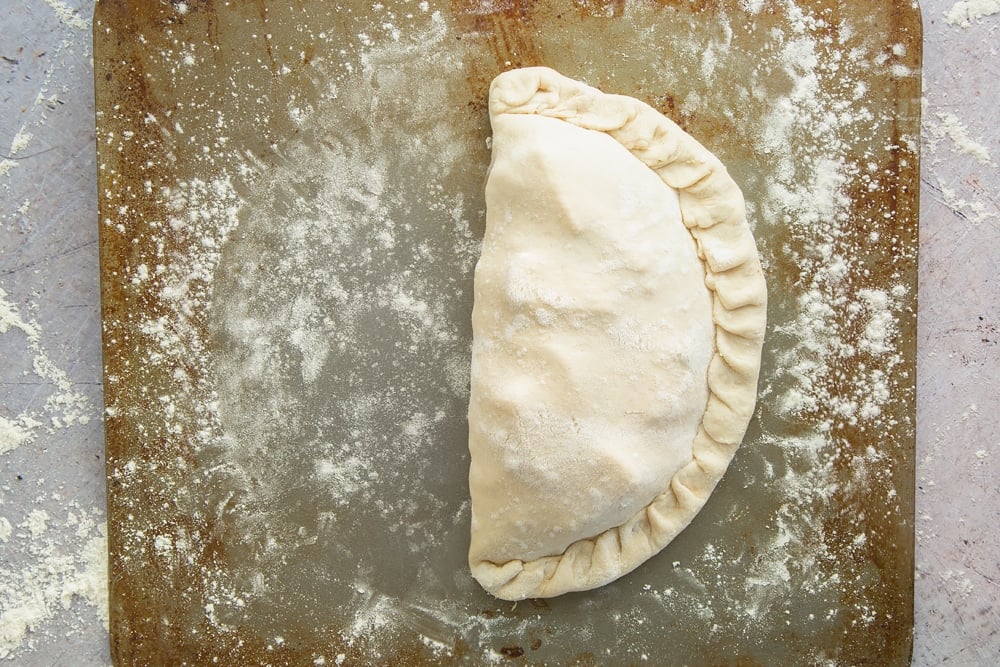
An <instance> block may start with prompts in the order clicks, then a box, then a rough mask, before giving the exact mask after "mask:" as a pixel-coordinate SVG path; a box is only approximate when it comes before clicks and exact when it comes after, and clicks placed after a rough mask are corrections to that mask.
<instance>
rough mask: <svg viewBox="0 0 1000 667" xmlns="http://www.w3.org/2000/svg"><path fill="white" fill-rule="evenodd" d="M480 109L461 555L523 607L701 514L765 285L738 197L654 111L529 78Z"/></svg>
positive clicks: (736, 409)
mask: <svg viewBox="0 0 1000 667" xmlns="http://www.w3.org/2000/svg"><path fill="white" fill-rule="evenodd" d="M489 105H490V120H491V122H492V126H493V162H492V164H491V166H490V172H489V179H488V181H487V184H486V205H487V214H486V236H485V238H484V240H483V251H482V256H481V258H480V260H479V263H478V264H477V266H476V276H475V306H474V309H473V314H472V325H473V347H472V393H471V397H470V403H469V448H470V451H471V455H472V463H471V468H470V473H469V485H470V491H471V495H472V540H471V545H470V549H469V564H470V566H471V568H472V574H473V576H474V577H475V578H476V579H477V580H478V581H479V583H480V584H482V586H483V587H484V588H485V589H486V590H487V591H489V592H490V593H492V594H494V595H496V596H497V597H500V598H504V599H508V600H519V599H523V598H528V597H549V596H554V595H559V594H561V593H565V592H568V591H575V590H585V589H589V588H594V587H597V586H601V585H603V584H606V583H608V582H610V581H612V580H614V579H616V578H618V577H620V576H622V575H623V574H625V573H627V572H629V571H631V570H633V569H634V568H636V567H637V566H638V565H639V564H641V563H642V562H643V561H645V560H647V559H648V558H650V557H651V556H653V555H654V554H656V553H657V552H659V551H660V550H661V549H662V548H663V547H664V546H665V545H666V544H667V543H668V542H670V540H672V539H673V538H674V537H675V536H676V535H677V534H678V533H679V532H680V531H681V530H682V529H683V528H684V527H685V526H686V525H687V524H688V523H689V522H690V521H691V519H692V518H693V517H694V515H695V514H696V513H697V512H698V510H700V509H701V507H702V506H703V505H704V504H705V501H706V500H707V499H708V496H709V495H710V494H711V492H712V490H713V489H714V487H715V485H716V483H717V482H718V481H719V479H720V478H721V477H722V474H723V473H724V472H725V470H726V467H727V466H728V465H729V461H730V460H731V458H732V456H733V454H734V453H735V451H736V449H737V448H738V447H739V445H740V442H741V440H742V438H743V435H744V432H745V430H746V426H747V423H748V421H749V419H750V416H751V413H752V412H753V409H754V404H755V400H756V392H757V375H758V371H759V366H760V351H761V344H762V340H763V335H764V325H765V310H766V298H767V295H766V290H765V285H764V278H763V274H762V272H761V267H760V262H759V260H758V257H757V248H756V245H755V243H754V240H753V237H752V236H751V233H750V229H749V227H748V225H747V222H746V214H745V208H744V202H743V196H742V194H741V193H740V190H739V188H738V187H737V185H736V184H735V183H734V182H733V180H732V179H731V178H730V177H729V175H728V173H727V172H726V169H725V167H724V166H723V165H722V164H721V163H720V162H719V160H718V159H717V158H715V157H714V156H713V155H712V154H711V153H709V152H708V150H706V149H705V148H704V147H703V146H701V145H700V144H699V143H698V142H696V141H695V140H694V139H693V138H691V137H690V136H689V135H687V134H686V133H685V132H684V131H683V130H681V129H680V128H679V127H678V126H677V125H675V124H674V123H673V122H671V121H670V120H668V119H666V118H665V117H663V116H662V115H660V114H659V113H658V112H656V111H655V110H654V109H653V108H651V107H649V106H647V105H646V104H644V103H642V102H640V101H638V100H635V99H632V98H629V97H623V96H619V95H606V94H604V93H602V92H600V91H598V90H596V89H594V88H591V87H589V86H586V85H584V84H581V83H579V82H576V81H573V80H572V79H568V78H566V77H564V76H562V75H560V74H558V73H556V72H555V71H553V70H551V69H547V68H527V69H520V70H514V71H510V72H506V73H504V74H501V75H500V76H498V77H497V78H496V79H495V80H494V81H493V84H492V86H491V88H490V103H489Z"/></svg>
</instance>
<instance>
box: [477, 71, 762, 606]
mask: <svg viewBox="0 0 1000 667" xmlns="http://www.w3.org/2000/svg"><path fill="white" fill-rule="evenodd" d="M489 109H490V115H491V116H497V115H499V114H503V113H516V114H539V115H542V116H548V117H553V118H558V119H561V120H564V121H566V122H569V123H572V124H574V125H577V126H579V127H581V128H584V129H588V130H596V131H600V132H605V133H607V134H608V135H609V136H611V137H612V138H614V139H615V140H616V141H618V142H619V143H620V144H621V145H623V146H624V147H625V148H627V149H628V150H629V151H630V152H631V153H632V155H634V156H635V157H636V158H638V159H639V160H641V161H642V162H643V163H644V164H645V165H647V166H648V167H649V168H650V169H652V170H653V171H654V172H655V173H656V174H657V175H658V176H659V177H660V178H661V179H662V180H663V182H664V183H665V184H667V185H668V186H670V187H672V188H674V189H675V190H677V191H678V198H679V200H680V208H681V215H682V219H683V221H684V225H685V227H686V228H687V229H688V231H689V232H690V233H691V235H692V236H693V237H694V239H695V241H696V243H697V249H698V255H699V257H700V258H701V259H702V261H703V262H704V264H705V272H706V277H705V284H706V287H707V288H708V289H709V290H710V293H711V295H712V300H713V322H714V324H715V330H716V336H715V349H716V351H715V354H714V356H713V358H712V360H711V362H710V364H709V384H708V387H709V398H708V402H707V405H706V409H705V414H704V416H703V418H702V423H701V426H700V427H699V429H698V433H697V435H696V436H695V438H694V441H693V443H692V460H691V461H690V462H689V463H688V464H687V465H685V466H684V467H682V468H681V469H680V470H679V471H678V472H677V473H676V474H675V475H674V477H673V478H672V479H671V481H670V483H669V485H668V486H667V488H666V489H665V490H664V491H663V492H662V493H660V494H659V495H658V496H656V497H655V498H654V499H653V500H652V501H651V502H650V503H649V504H648V505H647V506H646V507H645V508H643V509H641V510H639V511H638V512H636V513H635V514H634V515H633V516H632V517H631V518H630V519H628V520H627V521H626V522H625V523H623V524H621V525H619V526H616V527H613V528H610V529H608V530H606V531H604V532H603V533H601V534H599V535H596V536H594V537H592V538H590V539H584V540H578V541H576V542H574V543H573V544H571V545H570V546H569V547H567V548H566V550H565V551H564V552H563V553H561V554H559V555H554V556H545V557H542V558H538V559H535V560H531V561H527V562H525V561H521V560H510V561H507V562H505V563H493V562H489V561H479V562H476V563H470V565H471V567H472V570H473V575H474V576H475V578H476V579H477V580H478V581H479V582H480V584H482V585H483V587H484V588H485V589H486V590H488V591H490V592H491V593H493V594H494V595H496V596H497V597H500V598H504V599H508V600H520V599H525V598H529V597H551V596H554V595H559V594H562V593H566V592H570V591H577V590H587V589H590V588H595V587H597V586H600V585H603V584H604V583H607V582H609V581H611V580H613V579H615V578H618V577H620V576H622V575H624V574H626V573H628V572H630V571H632V570H634V569H635V568H636V567H638V566H639V565H641V564H642V563H643V562H645V561H646V560H648V559H649V558H650V557H652V556H653V555H655V554H656V553H658V552H659V551H660V550H662V549H663V547H664V546H666V545H667V544H668V543H669V542H670V541H671V540H673V539H674V537H676V536H677V535H678V534H679V533H680V532H681V531H682V530H683V529H684V528H685V527H686V526H687V525H688V524H689V523H690V522H691V520H692V519H693V518H694V516H695V515H696V514H697V512H698V511H699V510H700V509H701V508H702V506H703V505H704V504H705V502H706V501H707V499H708V497H709V495H710V494H711V493H712V491H713V489H714V488H715V486H716V485H717V484H718V482H719V480H720V479H721V478H722V475H723V474H724V473H725V471H726V469H727V468H728V466H729V462H730V461H731V459H732V457H733V455H734V454H735V452H736V450H737V449H738V448H739V446H740V444H741V442H742V439H743V435H744V433H745V431H746V427H747V425H748V423H749V421H750V418H751V416H752V414H753V410H754V406H755V404H756V393H757V378H758V375H759V371H760V353H761V348H762V346H763V338H764V330H765V325H766V310H767V290H766V286H765V283H764V276H763V271H762V270H761V266H760V260H759V258H758V254H757V246H756V243H755V242H754V239H753V236H752V234H751V233H750V229H749V225H748V224H747V221H746V212H745V202H744V199H743V194H742V192H741V191H740V189H739V186H738V185H737V184H736V183H735V182H734V181H733V180H732V178H731V177H730V176H729V173H728V171H727V170H726V167H725V166H724V165H723V164H722V162H721V161H720V160H719V159H718V158H716V157H715V156H714V155H713V154H712V153H711V152H709V151H708V149H706V148H705V147H704V146H702V145H701V144H700V143H699V142H698V141H696V140H695V139H694V138H693V137H691V136H690V135H688V134H687V133H686V132H684V131H683V130H682V129H681V128H680V127H679V126H678V125H677V124H676V123H674V122H673V121H671V120H670V119H668V118H666V117H665V116H663V115H662V114H660V113H659V112H658V111H656V110H655V109H653V108H652V107H650V106H649V105H647V104H645V103H643V102H641V101H639V100H635V99H633V98H630V97H625V96H621V95H609V94H605V93H603V92H601V91H599V90H597V89H596V88H592V87H590V86H587V85H585V84H582V83H580V82H577V81H574V80H573V79H570V78H568V77H565V76H563V75H561V74H559V73H558V72H556V71H554V70H552V69H549V68H545V67H532V68H524V69H519V70H513V71H509V72H506V73H503V74H501V75H499V76H498V77H497V78H496V79H494V81H493V83H492V85H491V87H490V101H489Z"/></svg>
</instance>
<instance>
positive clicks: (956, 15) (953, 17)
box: [945, 0, 1000, 28]
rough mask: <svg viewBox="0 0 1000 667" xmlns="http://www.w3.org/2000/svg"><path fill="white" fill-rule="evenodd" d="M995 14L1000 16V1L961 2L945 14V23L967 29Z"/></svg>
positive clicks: (971, 0)
mask: <svg viewBox="0 0 1000 667" xmlns="http://www.w3.org/2000/svg"><path fill="white" fill-rule="evenodd" d="M994 14H1000V0H960V1H959V2H956V3H955V4H954V5H953V6H952V8H951V9H949V10H948V12H947V13H946V14H945V21H947V22H948V23H950V24H951V25H955V26H961V27H963V28H965V27H968V26H970V25H972V22H973V21H978V20H979V19H982V18H984V17H987V16H993V15H994Z"/></svg>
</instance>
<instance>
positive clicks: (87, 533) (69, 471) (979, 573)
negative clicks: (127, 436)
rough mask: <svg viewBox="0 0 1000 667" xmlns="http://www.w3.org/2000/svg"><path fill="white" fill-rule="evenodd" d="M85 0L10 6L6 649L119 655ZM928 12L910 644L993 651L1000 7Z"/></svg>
mask: <svg viewBox="0 0 1000 667" xmlns="http://www.w3.org/2000/svg"><path fill="white" fill-rule="evenodd" d="M990 12H993V13H992V14H991V13H990ZM92 13H93V5H92V2H90V0H15V1H11V2H5V3H4V4H3V7H2V9H0V76H2V83H0V517H2V518H0V663H2V662H4V661H6V662H8V663H9V664H18V665H55V664H74V665H101V664H107V663H108V662H109V655H108V648H107V630H106V628H105V626H104V625H103V624H102V620H101V615H102V611H101V609H100V608H101V605H100V598H101V595H102V589H101V585H100V584H101V578H100V576H99V574H100V565H99V563H98V562H95V558H94V554H95V553H97V552H99V548H100V547H101V545H102V539H103V538H102V526H101V525H100V524H101V522H102V521H103V520H104V519H103V517H104V487H103V474H104V469H103V449H102V448H103V442H102V433H101V420H100V414H101V408H100V406H101V390H100V381H101V374H100V366H101V364H100V322H99V309H98V270H97V267H98V254H97V223H98V221H97V192H96V169H97V165H96V164H95V152H94V116H93V112H94V109H93V104H94V102H93V85H92V81H91V76H92V48H91V34H90V19H91V16H92ZM923 14H924V30H925V47H924V49H925V51H924V53H925V74H924V81H925V107H924V112H925V120H924V137H923V146H924V166H923V175H922V181H923V183H922V187H923V191H922V198H921V203H922V209H923V210H922V215H921V226H922V227H921V242H920V243H921V246H920V250H921V258H920V278H921V287H920V295H919V298H920V331H919V344H920V350H919V380H918V382H919V396H918V410H919V414H918V419H919V425H918V453H917V466H918V470H917V475H918V487H919V488H918V495H917V574H916V601H915V607H916V629H915V634H916V637H915V649H914V661H913V662H914V664H915V665H941V664H946V665H985V664H992V662H993V661H995V659H996V656H997V655H1000V634H998V628H1000V565H998V560H1000V531H998V530H997V526H998V525H1000V488H998V484H997V481H996V480H997V474H998V472H1000V471H998V467H1000V462H998V459H1000V429H998V426H1000V410H998V401H997V398H996V397H997V395H998V394H1000V387H998V382H997V373H998V371H1000V347H998V345H1000V306H998V304H1000V284H998V279H997V267H998V264H1000V259H998V255H997V248H998V247H1000V195H998V194H997V193H998V192H1000V175H998V169H997V165H998V161H1000V130H998V127H997V124H996V111H995V100H996V99H997V96H998V95H1000V48H998V46H997V45H998V44H1000V5H998V3H997V2H996V1H995V0H968V1H962V2H955V1H954V0H926V1H925V2H924V3H923ZM963 16H964V17H965V18H966V19H970V20H968V24H967V25H962V20H961V19H962V18H963Z"/></svg>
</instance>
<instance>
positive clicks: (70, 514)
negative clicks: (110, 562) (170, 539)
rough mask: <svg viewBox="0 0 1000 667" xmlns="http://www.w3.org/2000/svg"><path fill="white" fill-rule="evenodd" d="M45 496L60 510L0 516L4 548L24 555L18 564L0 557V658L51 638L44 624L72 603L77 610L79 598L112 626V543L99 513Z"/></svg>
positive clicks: (0, 547) (12, 655) (68, 607)
mask: <svg viewBox="0 0 1000 667" xmlns="http://www.w3.org/2000/svg"><path fill="white" fill-rule="evenodd" d="M43 501H44V502H45V503H46V506H49V507H59V509H58V510H54V509H50V510H49V511H46V510H44V509H40V508H36V509H33V510H31V511H30V512H29V513H28V514H27V516H25V517H24V518H23V519H22V520H21V521H20V522H19V523H17V524H13V525H12V524H11V523H10V521H8V519H7V518H2V519H0V549H3V550H14V551H15V552H17V553H19V554H20V556H19V558H23V559H24V560H23V562H22V563H21V564H20V565H19V566H18V567H15V566H14V565H12V564H11V563H10V562H8V561H5V560H4V559H0V659H4V658H10V659H14V658H15V657H16V656H17V655H19V654H20V652H21V651H23V650H31V649H32V648H33V647H34V646H35V645H36V643H38V642H44V641H47V640H48V637H49V636H48V633H47V631H46V628H45V625H46V623H48V622H50V621H51V620H52V619H53V618H54V617H55V616H56V615H57V614H60V613H62V612H64V611H65V610H68V609H71V608H73V609H74V610H75V611H76V612H77V613H79V607H78V604H77V601H78V600H79V601H82V602H84V603H86V604H87V605H89V606H91V608H92V609H93V611H94V613H96V614H97V615H98V617H99V618H100V619H101V622H102V623H103V624H104V626H105V627H107V625H108V602H107V590H108V589H107V548H108V547H107V537H106V534H105V533H106V530H105V525H104V523H103V519H102V518H101V515H100V513H99V512H97V511H96V510H88V509H85V508H81V507H79V506H78V505H77V504H76V503H74V502H70V503H68V504H67V503H65V502H64V501H63V500H62V499H61V498H59V497H58V496H56V497H50V498H40V499H39V502H43ZM50 511H51V512H53V513H54V514H50V513H49V512H50ZM69 632H70V634H72V633H73V632H76V630H73V629H70V631H69Z"/></svg>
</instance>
